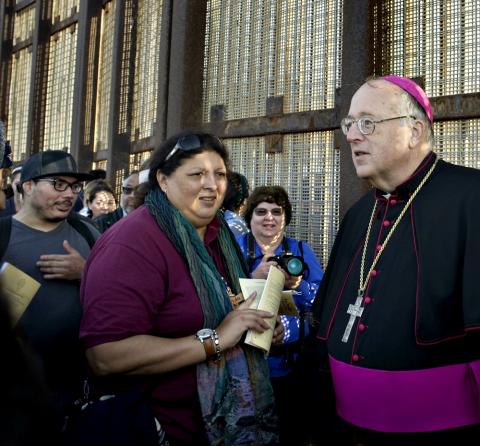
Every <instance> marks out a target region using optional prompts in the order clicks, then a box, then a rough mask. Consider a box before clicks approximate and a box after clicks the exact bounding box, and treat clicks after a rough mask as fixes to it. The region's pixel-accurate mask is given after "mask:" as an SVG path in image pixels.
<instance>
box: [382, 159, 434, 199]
mask: <svg viewBox="0 0 480 446" xmlns="http://www.w3.org/2000/svg"><path fill="white" fill-rule="evenodd" d="M436 159H437V155H436V154H435V153H434V152H430V153H429V154H428V155H427V156H426V157H425V158H424V159H423V161H422V162H421V163H420V164H419V166H418V167H417V168H416V169H415V172H413V173H412V175H410V177H409V178H407V179H406V180H405V181H404V182H403V183H401V184H399V185H398V186H397V188H396V189H395V190H394V191H393V192H391V194H390V197H389V198H395V199H397V200H404V199H408V198H409V197H410V195H411V194H412V193H413V192H414V191H415V189H416V188H417V187H418V185H419V184H420V183H421V181H422V180H423V178H424V177H425V175H426V174H427V172H428V171H429V169H430V167H432V164H433V163H434V162H435V160H436ZM384 195H387V192H384V191H382V190H380V189H375V197H376V198H378V199H380V200H385V197H384Z"/></svg>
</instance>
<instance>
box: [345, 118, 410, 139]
mask: <svg viewBox="0 0 480 446" xmlns="http://www.w3.org/2000/svg"><path fill="white" fill-rule="evenodd" d="M403 118H412V119H417V118H416V117H415V116H413V115H403V116H395V117H393V118H386V119H372V118H358V119H353V118H343V119H342V120H341V122H340V127H341V128H342V132H343V134H344V135H346V134H347V133H348V131H349V130H350V128H351V127H352V125H353V124H357V127H358V130H359V131H360V133H361V134H362V135H371V134H372V133H373V132H374V131H375V125H376V124H380V123H382V122H387V121H393V120H394V119H403Z"/></svg>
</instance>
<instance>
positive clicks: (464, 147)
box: [434, 119, 480, 169]
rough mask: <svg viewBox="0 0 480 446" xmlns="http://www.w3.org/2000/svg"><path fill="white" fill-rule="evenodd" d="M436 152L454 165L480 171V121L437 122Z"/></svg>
mask: <svg viewBox="0 0 480 446" xmlns="http://www.w3.org/2000/svg"><path fill="white" fill-rule="evenodd" d="M434 132H435V141H436V143H435V152H436V153H437V154H438V155H439V157H440V158H443V159H444V160H445V161H449V162H451V163H454V164H459V165H462V166H468V167H475V168H477V169H480V148H479V147H480V139H479V135H480V120H478V119H469V120H461V121H446V122H436V123H435V124H434Z"/></svg>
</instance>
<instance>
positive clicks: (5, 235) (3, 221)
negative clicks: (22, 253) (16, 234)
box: [0, 215, 12, 260]
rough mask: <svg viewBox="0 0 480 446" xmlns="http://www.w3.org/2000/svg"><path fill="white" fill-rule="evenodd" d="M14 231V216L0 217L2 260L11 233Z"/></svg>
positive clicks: (0, 254)
mask: <svg viewBox="0 0 480 446" xmlns="http://www.w3.org/2000/svg"><path fill="white" fill-rule="evenodd" d="M11 232H12V216H11V215H9V216H8V217H2V218H0V260H1V259H3V257H4V256H5V253H6V252H7V248H8V243H9V242H10V234H11Z"/></svg>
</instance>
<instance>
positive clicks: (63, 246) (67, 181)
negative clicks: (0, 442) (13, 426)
mask: <svg viewBox="0 0 480 446" xmlns="http://www.w3.org/2000/svg"><path fill="white" fill-rule="evenodd" d="M89 179H90V175H89V174H86V173H81V172H79V171H78V169H77V165H76V163H75V160H74V159H73V157H72V156H71V155H70V154H68V153H66V152H64V151H62V150H49V151H45V152H40V153H35V154H34V155H32V156H31V157H30V158H29V159H27V160H26V162H25V163H24V164H23V167H22V173H21V177H20V190H21V193H22V196H23V206H22V208H21V209H20V211H19V212H18V213H17V214H15V215H14V216H13V217H7V218H4V219H0V258H2V260H3V261H5V262H8V263H10V264H12V265H13V266H15V267H16V268H18V269H20V270H21V271H23V272H24V273H26V274H28V275H29V276H30V277H31V278H33V279H34V280H36V281H37V282H39V283H40V288H39V289H38V291H37V292H36V294H35V295H34V296H33V299H32V300H31V302H30V304H29V305H28V306H27V307H26V309H25V311H24V312H23V314H22V315H21V316H20V318H19V320H18V322H17V324H16V326H15V330H16V331H17V332H18V333H19V335H20V336H23V337H25V340H26V342H27V343H28V344H29V345H30V346H31V348H32V350H33V352H34V353H35V355H36V357H37V358H38V360H39V363H40V366H41V367H42V369H43V371H44V374H45V378H46V380H47V383H48V386H49V388H50V390H51V391H52V396H53V399H54V403H55V405H56V408H57V410H58V414H59V429H61V424H62V423H63V418H64V415H65V414H66V411H67V410H68V407H69V405H70V404H71V403H72V402H73V400H74V398H76V397H78V395H80V387H81V384H82V380H83V378H84V371H85V364H84V355H83V352H82V349H81V347H80V344H79V341H78V330H79V324H80V318H81V314H82V309H81V305H80V300H79V291H80V278H81V276H82V272H83V267H84V264H85V259H86V258H87V257H88V255H89V253H90V249H91V247H92V246H93V243H94V242H95V240H96V238H97V237H98V236H99V233H98V231H97V230H96V228H95V227H94V226H93V224H91V223H89V222H86V221H84V220H81V219H80V217H78V216H76V215H75V214H74V213H72V212H71V210H72V208H73V205H74V204H75V200H76V198H77V195H78V193H79V192H80V191H81V190H82V188H83V181H85V180H89Z"/></svg>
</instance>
